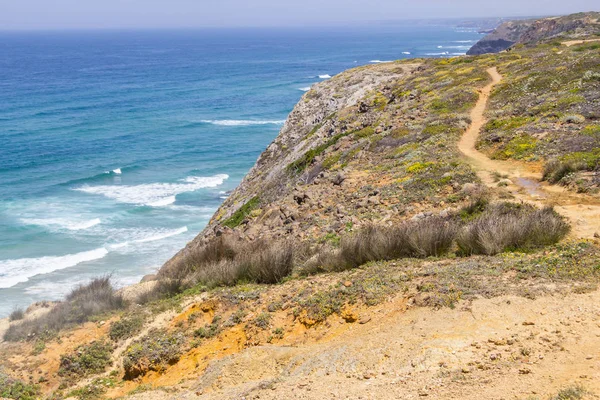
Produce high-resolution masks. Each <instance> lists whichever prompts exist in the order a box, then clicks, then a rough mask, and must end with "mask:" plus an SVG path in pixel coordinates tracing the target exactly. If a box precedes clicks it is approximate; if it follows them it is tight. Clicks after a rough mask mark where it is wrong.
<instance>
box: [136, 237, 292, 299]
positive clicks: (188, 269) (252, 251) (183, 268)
mask: <svg viewBox="0 0 600 400" xmlns="http://www.w3.org/2000/svg"><path fill="white" fill-rule="evenodd" d="M295 256H296V246H294V245H293V244H292V243H291V242H289V241H267V240H263V239H260V240H255V241H252V242H249V241H241V240H236V239H233V238H231V237H225V236H220V237H216V238H214V239H212V240H210V241H209V242H208V243H206V244H205V245H204V246H202V247H199V248H197V249H195V250H192V251H189V252H188V253H187V254H186V255H185V256H183V257H181V258H180V259H179V260H178V261H177V262H176V263H174V264H173V265H170V266H169V267H167V268H164V269H162V270H161V271H160V273H159V280H158V282H157V284H156V286H155V287H154V289H152V290H151V291H149V292H146V293H144V294H143V295H142V296H140V297H139V298H138V302H140V303H146V302H149V301H152V300H156V299H160V298H165V297H170V296H173V295H176V294H178V293H181V292H183V291H184V290H186V289H188V288H190V287H192V286H195V285H203V286H208V287H217V286H231V285H235V284H237V283H240V282H253V283H259V284H274V283H278V282H281V281H282V280H283V279H284V278H285V277H287V276H289V275H290V274H291V272H292V270H293V268H294V263H295Z"/></svg>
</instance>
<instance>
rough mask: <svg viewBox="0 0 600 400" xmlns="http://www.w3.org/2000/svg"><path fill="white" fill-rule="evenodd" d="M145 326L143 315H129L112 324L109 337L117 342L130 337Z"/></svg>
mask: <svg viewBox="0 0 600 400" xmlns="http://www.w3.org/2000/svg"><path fill="white" fill-rule="evenodd" d="M143 326H144V316H143V315H127V316H124V317H123V318H121V319H120V320H119V321H115V322H113V323H112V324H111V325H110V330H109V331H108V337H110V338H111V340H114V341H115V342H116V341H119V340H123V339H128V338H130V337H132V336H134V335H135V334H137V333H138V332H139V331H141V330H142V327H143Z"/></svg>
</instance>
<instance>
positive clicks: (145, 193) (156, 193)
mask: <svg viewBox="0 0 600 400" xmlns="http://www.w3.org/2000/svg"><path fill="white" fill-rule="evenodd" d="M228 178H229V176H228V175H226V174H220V175H215V176H210V177H203V176H189V177H187V178H185V179H182V180H180V181H178V182H176V183H146V184H141V185H133V186H126V185H102V186H89V185H85V186H81V187H79V188H75V189H73V190H75V191H78V192H83V193H87V194H94V195H102V196H104V197H108V198H109V199H113V200H116V201H118V202H119V203H127V204H138V205H146V206H150V207H164V206H168V205H170V204H173V203H174V202H175V196H177V195H178V194H181V193H187V192H195V191H196V190H199V189H202V188H211V187H217V186H219V185H221V184H223V182H224V181H225V180H226V179H228Z"/></svg>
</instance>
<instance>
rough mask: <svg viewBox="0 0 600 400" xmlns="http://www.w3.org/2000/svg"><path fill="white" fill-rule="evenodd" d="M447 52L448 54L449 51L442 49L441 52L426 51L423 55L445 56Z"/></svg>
mask: <svg viewBox="0 0 600 400" xmlns="http://www.w3.org/2000/svg"><path fill="white" fill-rule="evenodd" d="M449 54H450V53H448V52H447V51H444V52H442V53H427V54H425V55H426V56H447V55H449Z"/></svg>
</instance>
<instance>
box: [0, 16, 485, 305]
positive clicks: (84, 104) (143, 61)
mask: <svg viewBox="0 0 600 400" xmlns="http://www.w3.org/2000/svg"><path fill="white" fill-rule="evenodd" d="M479 37H480V36H479V35H478V34H477V33H475V32H472V31H462V30H457V29H453V28H449V27H411V26H383V27H376V26H374V27H362V28H352V29H350V28H348V29H344V28H336V29H318V30H317V29H313V30H310V31H308V30H283V29H280V30H199V31H172V32H167V31H164V32H69V33H66V32H65V33H47V32H46V33H0V54H1V56H0V139H1V142H0V298H1V299H2V301H1V302H0V317H1V316H5V315H7V314H8V313H9V312H10V311H11V310H13V309H14V308H15V307H17V306H26V305H28V304H29V303H31V302H33V301H37V300H41V299H57V298H60V297H62V296H63V295H64V294H65V293H66V292H68V291H69V290H70V289H71V288H72V287H73V286H74V285H76V284H78V283H81V282H85V281H87V280H89V279H90V278H91V277H94V276H98V275H102V274H107V273H112V275H113V278H114V280H115V281H116V283H117V284H118V285H126V284H130V283H133V282H136V281H138V280H139V279H140V278H141V277H142V276H143V275H145V274H147V273H152V272H155V271H156V270H157V268H158V267H159V266H160V265H161V264H162V263H164V262H165V261H166V260H167V259H168V258H169V257H170V256H172V255H173V254H174V253H175V252H177V251H178V250H179V249H180V248H182V247H183V246H184V245H185V243H186V242H188V241H189V240H191V239H192V238H193V237H194V236H195V235H196V234H197V233H198V232H199V231H201V230H202V228H203V227H204V226H205V225H206V223H207V222H208V220H209V218H210V216H211V215H212V213H213V212H214V211H215V210H216V209H217V207H218V206H219V204H220V203H221V202H222V200H223V199H224V197H225V196H226V193H227V191H229V190H232V189H234V188H235V187H236V185H237V184H238V183H239V182H240V181H241V179H242V178H243V176H244V174H245V173H246V172H247V171H248V170H249V169H250V168H251V167H252V165H253V164H254V162H255V160H256V158H257V157H258V155H259V154H260V153H261V151H262V150H263V149H264V148H265V147H266V146H267V145H268V144H269V143H270V142H271V141H272V140H273V139H274V138H275V137H276V135H277V133H278V131H279V129H280V127H281V125H282V124H283V121H284V120H285V118H286V116H287V114H288V113H289V112H290V111H291V109H292V108H293V106H294V104H295V103H296V102H297V101H298V100H299V98H300V97H301V96H302V94H303V92H304V91H306V90H308V88H309V87H310V86H311V85H312V84H314V83H315V82H319V81H322V80H323V79H327V76H333V75H334V74H336V73H339V72H341V71H343V70H346V69H348V68H352V67H354V66H357V65H363V64H368V63H370V62H374V61H377V60H380V61H386V60H394V59H399V58H406V57H415V56H426V55H428V56H447V55H451V54H461V53H465V52H466V51H467V49H468V48H469V47H470V46H471V45H472V44H473V43H474V41H476V40H477V39H478V38H479Z"/></svg>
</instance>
